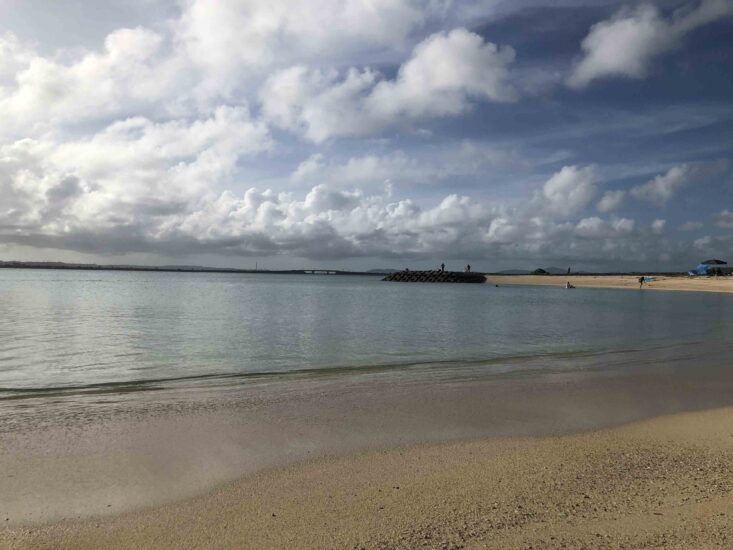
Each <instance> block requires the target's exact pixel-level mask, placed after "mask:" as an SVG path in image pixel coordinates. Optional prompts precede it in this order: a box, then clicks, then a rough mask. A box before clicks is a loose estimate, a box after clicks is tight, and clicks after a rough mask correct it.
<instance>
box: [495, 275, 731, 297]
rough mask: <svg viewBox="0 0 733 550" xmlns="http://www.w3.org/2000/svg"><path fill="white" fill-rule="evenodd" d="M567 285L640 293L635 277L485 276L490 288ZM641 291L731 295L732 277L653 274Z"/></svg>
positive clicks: (637, 277)
mask: <svg viewBox="0 0 733 550" xmlns="http://www.w3.org/2000/svg"><path fill="white" fill-rule="evenodd" d="M566 282H570V284H572V285H573V286H575V287H577V288H611V289H627V290H639V276H638V275H487V276H486V283H487V284H492V285H499V286H501V285H528V286H555V287H558V288H562V287H563V286H564V285H565V283H566ZM643 290H668V291H678V292H718V293H725V294H730V293H733V277H718V278H716V277H695V278H689V277H684V276H680V277H670V276H666V275H654V280H653V281H652V282H649V283H644V287H643Z"/></svg>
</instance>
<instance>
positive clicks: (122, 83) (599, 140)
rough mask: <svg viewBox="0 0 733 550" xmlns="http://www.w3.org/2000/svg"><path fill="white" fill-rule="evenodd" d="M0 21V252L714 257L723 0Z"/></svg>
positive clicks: (36, 5)
mask: <svg viewBox="0 0 733 550" xmlns="http://www.w3.org/2000/svg"><path fill="white" fill-rule="evenodd" d="M0 14H1V17H0V260H44V261H70V262H95V263H134V264H149V265H172V264H176V265H209V266H221V267H241V268H250V267H254V266H255V265H258V267H259V268H270V269H283V268H308V267H324V268H326V267H327V268H335V269H353V270H362V269H370V268H400V269H401V268H404V267H409V268H411V269H419V268H431V267H434V266H435V265H437V264H439V263H441V262H445V263H446V266H447V268H448V269H451V268H452V269H461V268H462V267H463V266H464V265H465V264H466V263H470V264H471V265H472V266H473V268H474V270H483V271H496V270H501V269H508V268H532V269H533V268H535V267H540V266H543V267H546V266H560V267H562V268H565V267H566V266H569V267H572V268H573V269H574V270H604V271H613V270H683V269H688V268H691V267H694V266H695V265H696V264H697V263H698V262H699V261H700V260H703V259H708V258H712V257H719V258H722V259H727V260H730V261H732V262H733V0H699V1H692V2H680V1H673V0H656V1H650V2H623V3H622V2H611V1H605V0H552V1H550V0H461V1H458V0H453V1H451V0H312V1H308V2H305V1H302V0H127V1H125V2H117V1H110V2H98V1H97V0H76V1H72V0H0Z"/></svg>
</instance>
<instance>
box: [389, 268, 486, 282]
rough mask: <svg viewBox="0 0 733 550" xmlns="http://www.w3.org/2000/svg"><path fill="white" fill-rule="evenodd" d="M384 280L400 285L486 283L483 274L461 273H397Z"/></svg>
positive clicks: (437, 271)
mask: <svg viewBox="0 0 733 550" xmlns="http://www.w3.org/2000/svg"><path fill="white" fill-rule="evenodd" d="M382 280H383V281H392V282H398V283H484V282H486V277H485V276H484V275H483V274H481V273H464V272H460V271H439V270H434V271H397V272H395V273H391V274H389V275H387V276H386V277H385V278H384V279H382Z"/></svg>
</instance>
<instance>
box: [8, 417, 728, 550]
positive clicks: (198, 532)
mask: <svg viewBox="0 0 733 550" xmlns="http://www.w3.org/2000/svg"><path fill="white" fill-rule="evenodd" d="M732 465H733V407H727V408H719V409H713V410H708V411H704V412H692V413H680V414H676V415H671V416H662V417H658V418H654V419H651V420H644V421H641V422H633V423H630V424H626V425H623V426H620V427H615V428H608V429H602V430H595V431H591V432H587V433H581V434H574V435H563V436H542V437H534V438H522V437H517V438H501V437H499V438H488V439H486V438H483V439H478V440H470V441H461V442H453V443H442V444H427V445H414V446H408V447H398V448H391V449H388V450H382V451H367V452H364V453H358V454H353V455H347V456H338V457H333V458H321V459H317V460H311V461H305V462H301V463H298V464H294V465H291V466H287V467H284V468H275V469H269V470H264V471H260V472H258V473H255V474H252V475H249V476H246V477H244V478H241V479H239V480H237V481H235V482H233V483H230V484H227V485H225V486H223V487H221V488H219V489H216V490H214V491H212V492H210V493H208V494H205V495H202V496H199V497H194V498H191V499H187V500H184V501H180V502H175V503H172V504H167V505H164V506H159V507H154V508H150V509H146V510H141V511H137V512H129V513H123V514H119V515H114V516H110V517H106V518H91V519H86V520H66V521H62V522H58V523H52V524H47V525H42V526H36V527H23V526H16V527H10V528H6V529H4V530H2V531H0V545H2V546H6V547H9V548H37V547H42V546H44V545H52V546H54V547H59V548H97V547H105V548H122V547H149V546H151V545H155V546H158V547H173V546H180V545H181V543H182V541H185V544H186V545H188V546H191V547H194V546H197V547H198V546H210V545H215V546H217V547H220V548H238V547H248V548H250V547H251V548H277V547H286V546H292V545H296V546H298V547H303V548H315V547H329V548H344V547H356V548H384V547H404V548H408V547H416V546H424V547H429V548H446V547H447V548H450V547H469V548H470V547H474V546H475V547H484V546H485V545H487V544H488V545H493V546H496V547H501V548H526V547H528V545H531V544H535V545H536V544H541V545H542V547H549V548H559V547H561V546H565V547H571V548H573V547H588V546H599V545H600V546H605V547H619V546H622V545H623V546H626V547H646V546H658V545H665V546H667V547H671V548H690V547H698V548H701V547H723V546H724V545H725V544H730V543H731V542H733V522H732V521H731V516H732V515H733V466H732Z"/></svg>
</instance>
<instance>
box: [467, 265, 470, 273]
mask: <svg viewBox="0 0 733 550" xmlns="http://www.w3.org/2000/svg"><path fill="white" fill-rule="evenodd" d="M466 273H471V264H468V265H467V266H466Z"/></svg>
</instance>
